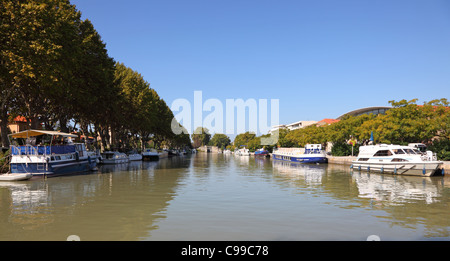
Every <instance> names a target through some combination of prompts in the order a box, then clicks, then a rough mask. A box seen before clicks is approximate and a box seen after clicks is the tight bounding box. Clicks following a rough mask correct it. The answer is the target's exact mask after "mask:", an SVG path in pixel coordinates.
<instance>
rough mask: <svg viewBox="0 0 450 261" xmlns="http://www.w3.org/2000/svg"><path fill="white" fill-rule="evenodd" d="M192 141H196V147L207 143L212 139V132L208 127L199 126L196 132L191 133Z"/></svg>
mask: <svg viewBox="0 0 450 261" xmlns="http://www.w3.org/2000/svg"><path fill="white" fill-rule="evenodd" d="M191 137H192V141H193V142H194V144H193V146H194V148H198V147H200V146H204V145H207V144H208V143H209V141H210V139H211V134H210V133H209V130H208V129H207V128H203V127H197V129H195V131H194V133H192V135H191Z"/></svg>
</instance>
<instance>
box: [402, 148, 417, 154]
mask: <svg viewBox="0 0 450 261" xmlns="http://www.w3.org/2000/svg"><path fill="white" fill-rule="evenodd" d="M405 152H406V153H407V154H412V155H415V154H416V153H415V152H414V151H413V150H412V149H405Z"/></svg>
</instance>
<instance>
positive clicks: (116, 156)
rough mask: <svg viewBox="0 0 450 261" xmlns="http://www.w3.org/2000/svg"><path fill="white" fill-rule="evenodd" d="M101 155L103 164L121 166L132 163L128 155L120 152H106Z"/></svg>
mask: <svg viewBox="0 0 450 261" xmlns="http://www.w3.org/2000/svg"><path fill="white" fill-rule="evenodd" d="M101 155H102V164H121V163H127V162H129V161H130V159H129V158H128V156H127V154H125V153H122V152H118V151H105V152H103V153H102V154H101Z"/></svg>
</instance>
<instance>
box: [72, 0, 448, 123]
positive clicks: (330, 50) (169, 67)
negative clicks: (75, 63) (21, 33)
mask: <svg viewBox="0 0 450 261" xmlns="http://www.w3.org/2000/svg"><path fill="white" fill-rule="evenodd" d="M71 2H72V3H73V4H75V5H76V6H77V9H78V10H80V11H81V12H82V18H83V19H86V18H87V19H89V20H91V21H92V22H93V24H94V26H95V28H96V29H97V31H98V32H99V33H100V34H101V36H102V39H103V41H104V42H105V43H106V44H107V49H108V52H109V55H110V56H111V57H113V58H114V59H115V60H116V61H119V62H123V63H124V64H125V65H127V66H128V67H131V68H132V69H134V70H136V71H138V72H139V73H141V74H142V75H143V76H144V78H145V80H146V81H148V82H149V83H150V85H151V87H152V88H154V89H155V90H156V91H157V92H158V94H159V95H160V96H161V97H162V98H163V99H164V100H165V101H166V102H167V104H168V105H169V106H170V105H171V103H172V101H173V100H175V99H177V98H185V99H188V100H193V94H194V91H195V90H201V91H203V99H208V98H217V99H219V100H223V103H224V104H225V99H237V98H242V99H244V100H245V99H249V98H254V99H279V100H280V123H283V124H286V123H291V122H295V121H300V120H322V119H324V118H337V117H339V116H340V115H341V114H343V113H346V112H348V111H351V110H354V109H359V108H362V107H369V106H389V104H388V101H389V100H401V99H408V100H409V99H413V98H419V103H420V104H421V103H422V102H424V101H430V100H432V99H436V98H448V99H449V100H450V97H449V96H450V1H448V0H429V1H426V0H394V1H392V0H377V1H374V0H367V1H365V0H310V1H302V0H297V1H284V0H281V1H279V0H277V1H275V0H271V1H265V0H258V1H256V0H255V1H250V0H241V1H237V0H227V1H218V0H189V1H186V0H164V1H156V0H151V1H149V0H128V1H125V0H120V1H119V0H94V1H93V0H72V1H71Z"/></svg>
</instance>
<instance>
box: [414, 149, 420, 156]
mask: <svg viewBox="0 0 450 261" xmlns="http://www.w3.org/2000/svg"><path fill="white" fill-rule="evenodd" d="M413 151H414V152H415V153H416V154H419V155H421V154H422V152H421V151H420V150H418V149H413Z"/></svg>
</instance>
